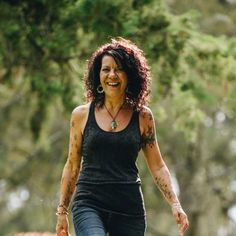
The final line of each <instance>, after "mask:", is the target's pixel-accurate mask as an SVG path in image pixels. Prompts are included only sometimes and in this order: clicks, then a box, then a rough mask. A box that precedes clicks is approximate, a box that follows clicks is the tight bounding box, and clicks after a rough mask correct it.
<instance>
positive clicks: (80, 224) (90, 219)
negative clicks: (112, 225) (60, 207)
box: [72, 206, 107, 236]
mask: <svg viewBox="0 0 236 236" xmlns="http://www.w3.org/2000/svg"><path fill="white" fill-rule="evenodd" d="M72 212H73V224H74V229H75V234H76V236H105V235H106V231H107V230H106V228H105V223H104V222H105V218H106V213H104V212H100V211H98V210H96V209H93V208H91V207H86V206H83V207H75V208H74V209H73V211H72Z"/></svg>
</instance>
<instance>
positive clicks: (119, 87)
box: [100, 55, 127, 96]
mask: <svg viewBox="0 0 236 236" xmlns="http://www.w3.org/2000/svg"><path fill="white" fill-rule="evenodd" d="M100 82H101V85H102V87H103V90H104V93H105V95H106V96H123V95H124V94H125V90H126V87H127V75H126V73H125V71H124V70H123V68H121V66H120V65H118V64H117V63H116V61H115V59H114V58H113V57H112V56H108V55H105V56H104V57H103V58H102V64H101V70H100Z"/></svg>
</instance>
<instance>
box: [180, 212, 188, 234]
mask: <svg viewBox="0 0 236 236" xmlns="http://www.w3.org/2000/svg"><path fill="white" fill-rule="evenodd" d="M179 218H180V223H179V233H180V235H184V232H185V231H186V229H187V228H188V226H189V222H188V217H187V215H186V214H185V213H180V214H179Z"/></svg>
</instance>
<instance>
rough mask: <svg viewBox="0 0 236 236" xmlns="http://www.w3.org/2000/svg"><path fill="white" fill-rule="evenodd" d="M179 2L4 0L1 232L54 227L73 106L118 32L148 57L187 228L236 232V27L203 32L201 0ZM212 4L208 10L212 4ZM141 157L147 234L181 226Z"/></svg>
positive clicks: (154, 104)
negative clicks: (94, 60) (234, 213)
mask: <svg viewBox="0 0 236 236" xmlns="http://www.w3.org/2000/svg"><path fill="white" fill-rule="evenodd" d="M180 2H183V3H186V1H180ZM180 2H178V4H177V3H176V2H175V1H168V3H169V4H168V6H167V5H166V4H165V1H162V0H156V1H154V0H146V1H144V0H126V1H124V0H117V1H109V0H99V1H98V0H95V1H92V0H73V1H66V0H62V1H54V0H52V1H46V0H37V1H31V2H30V1H26V0H23V1H17V0H11V1H1V2H0V45H1V47H0V108H1V113H0V132H1V133H2V134H3V135H2V136H1V139H0V158H1V159H0V194H1V200H0V209H1V213H2V214H1V219H2V220H1V222H0V227H1V232H2V234H3V235H12V234H13V233H14V232H17V231H54V228H55V215H54V211H55V208H56V205H57V201H58V194H59V193H58V190H59V183H60V176H61V171H62V168H63V165H64V162H65V159H66V155H67V146H68V132H69V116H70V112H71V110H72V109H73V107H74V106H76V105H77V104H80V103H83V102H85V100H84V90H83V79H82V78H83V73H84V71H85V69H86V60H87V59H88V58H89V57H90V55H91V53H92V52H93V51H94V50H95V49H96V48H97V47H98V46H99V45H101V44H102V43H105V42H107V41H108V40H109V38H110V37H116V36H123V37H126V38H129V39H131V40H133V41H134V42H136V43H137V45H138V46H139V47H140V48H142V49H143V50H144V52H145V54H146V56H147V58H148V60H149V63H150V66H151V70H152V77H153V81H152V98H151V104H150V106H151V108H152V110H153V112H154V115H155V117H156V120H157V134H158V140H159V143H160V146H161V149H162V153H163V156H164V158H165V160H166V162H167V164H168V166H169V168H170V170H171V173H172V175H173V176H176V177H177V179H178V181H179V182H178V183H179V188H180V192H181V194H180V199H181V201H182V203H183V206H184V207H185V209H186V211H187V213H188V215H189V219H190V223H191V227H190V229H189V231H188V233H187V234H186V235H191V236H195V235H202V236H211V235H214V236H215V235H227V236H231V235H234V234H233V233H234V232H235V228H236V226H235V223H234V221H233V219H232V218H231V217H230V214H229V211H230V209H231V208H232V206H234V205H235V204H236V202H235V199H236V198H235V193H236V190H235V187H233V186H234V183H235V179H236V176H235V165H236V159H235V155H236V151H235V146H236V137H235V130H236V126H235V120H236V119H235V118H236V107H235V101H236V86H235V84H236V72H235V69H234V68H236V60H235V58H236V39H235V38H234V37H229V35H233V33H232V34H231V33H229V34H228V33H227V36H220V37H213V36H212V35H209V34H206V30H204V27H203V28H201V30H199V28H200V27H201V25H202V24H203V23H204V21H202V24H200V25H199V24H198V23H197V22H199V21H200V19H201V18H199V13H197V12H196V11H189V12H186V9H190V8H188V7H187V6H189V4H190V2H191V4H192V5H191V4H190V5H191V6H192V7H194V8H195V5H194V4H195V2H199V4H200V2H202V1H188V4H187V5H186V4H180ZM205 5H207V7H206V8H205V9H209V8H210V6H213V5H214V4H213V2H212V1H210V2H209V4H206V3H205ZM215 5H217V3H215ZM171 6H172V7H173V8H171ZM181 6H182V7H181ZM199 6H200V5H199ZM222 7H223V6H222ZM196 8H197V7H196ZM199 9H201V8H199ZM232 11H233V9H232ZM173 13H175V15H174V14H173ZM177 13H181V14H179V15H178V14H177ZM206 14H207V13H206ZM233 20H234V19H233V18H232V21H233ZM214 30H216V29H214ZM219 32H220V33H219V34H220V35H221V34H222V32H223V31H222V32H221V31H219ZM208 33H213V31H210V30H209V31H208ZM214 34H215V33H214ZM215 35H218V34H215ZM138 165H139V168H140V174H141V176H142V180H143V191H144V196H145V202H146V206H147V211H148V231H147V236H151V235H163V236H167V235H168V236H172V235H176V232H177V226H175V224H174V220H173V218H172V216H171V212H170V209H169V207H168V206H167V204H166V203H165V202H164V201H163V198H162V196H161V194H160V192H159V191H158V190H157V189H156V187H155V186H154V184H153V182H152V180H151V177H150V174H149V173H148V170H147V168H146V165H145V164H144V161H143V158H142V154H140V158H139V163H138ZM157 222H158V223H157ZM220 232H226V234H220Z"/></svg>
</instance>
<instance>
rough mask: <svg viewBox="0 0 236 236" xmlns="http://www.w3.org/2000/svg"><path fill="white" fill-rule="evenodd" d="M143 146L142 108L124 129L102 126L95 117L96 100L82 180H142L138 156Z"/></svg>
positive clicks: (85, 144) (86, 139) (85, 146)
mask: <svg viewBox="0 0 236 236" xmlns="http://www.w3.org/2000/svg"><path fill="white" fill-rule="evenodd" d="M140 148H141V134H140V128H139V112H137V111H134V112H133V114H132V117H131V120H130V122H129V124H128V125H127V126H126V127H125V128H124V129H123V130H121V131H118V132H109V131H104V130H102V129H101V128H100V127H99V126H98V124H97V122H96V119H95V104H94V103H93V102H92V103H91V105H90V108H89V115H88V120H87V123H86V126H85V129H84V134H83V142H82V167H81V171H80V176H79V180H78V183H92V184H105V183H124V184H127V183H136V184H140V178H139V174H138V169H137V166H136V160H137V156H138V152H139V151H140Z"/></svg>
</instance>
